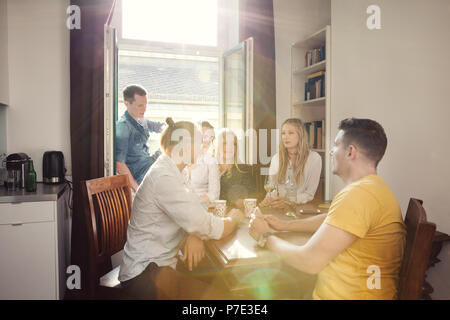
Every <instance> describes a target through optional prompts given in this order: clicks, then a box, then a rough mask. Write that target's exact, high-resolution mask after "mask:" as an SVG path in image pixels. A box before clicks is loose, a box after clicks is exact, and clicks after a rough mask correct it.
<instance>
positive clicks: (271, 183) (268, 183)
mask: <svg viewBox="0 0 450 320" xmlns="http://www.w3.org/2000/svg"><path fill="white" fill-rule="evenodd" d="M264 189H265V190H266V192H267V194H268V197H272V196H274V194H273V191H275V190H276V189H277V184H276V181H275V176H274V175H267V176H266V177H265V179H264Z"/></svg>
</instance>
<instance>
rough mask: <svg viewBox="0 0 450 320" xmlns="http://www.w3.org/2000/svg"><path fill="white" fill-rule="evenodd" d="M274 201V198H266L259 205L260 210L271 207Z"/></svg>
mask: <svg viewBox="0 0 450 320" xmlns="http://www.w3.org/2000/svg"><path fill="white" fill-rule="evenodd" d="M273 200H274V198H272V197H269V196H266V197H265V198H264V200H263V201H261V202H260V203H259V205H258V206H259V207H260V208H264V207H269V206H271V205H272V202H273Z"/></svg>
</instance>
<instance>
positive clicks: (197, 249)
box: [181, 234, 205, 271]
mask: <svg viewBox="0 0 450 320" xmlns="http://www.w3.org/2000/svg"><path fill="white" fill-rule="evenodd" d="M204 257H205V245H204V244H203V241H202V240H201V239H200V238H198V237H197V236H194V235H193V234H190V235H188V237H187V238H186V242H185V243H184V249H183V259H181V261H183V262H184V263H185V264H186V259H187V264H188V268H189V271H192V267H194V268H195V267H197V265H198V264H199V263H200V261H201V260H202V259H203V258H204Z"/></svg>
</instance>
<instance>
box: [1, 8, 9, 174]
mask: <svg viewBox="0 0 450 320" xmlns="http://www.w3.org/2000/svg"><path fill="white" fill-rule="evenodd" d="M8 102H9V86H8V17H7V15H6V0H0V103H4V104H8ZM6 116H7V108H6V107H4V106H0V154H2V153H6V151H7V147H6ZM1 166H2V164H1V163H0V167H1Z"/></svg>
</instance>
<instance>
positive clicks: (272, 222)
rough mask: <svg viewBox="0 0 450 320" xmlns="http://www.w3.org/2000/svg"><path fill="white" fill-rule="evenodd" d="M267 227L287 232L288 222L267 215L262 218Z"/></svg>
mask: <svg viewBox="0 0 450 320" xmlns="http://www.w3.org/2000/svg"><path fill="white" fill-rule="evenodd" d="M264 220H266V221H267V223H268V224H269V226H270V227H271V228H273V229H275V230H278V231H287V230H288V229H289V221H287V220H282V219H280V218H277V217H275V216H272V215H267V216H265V217H264Z"/></svg>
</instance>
